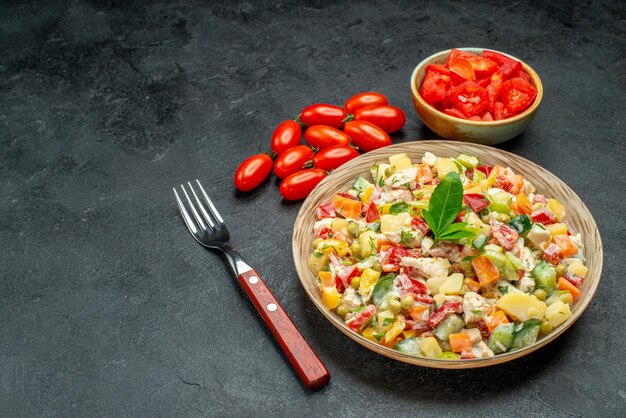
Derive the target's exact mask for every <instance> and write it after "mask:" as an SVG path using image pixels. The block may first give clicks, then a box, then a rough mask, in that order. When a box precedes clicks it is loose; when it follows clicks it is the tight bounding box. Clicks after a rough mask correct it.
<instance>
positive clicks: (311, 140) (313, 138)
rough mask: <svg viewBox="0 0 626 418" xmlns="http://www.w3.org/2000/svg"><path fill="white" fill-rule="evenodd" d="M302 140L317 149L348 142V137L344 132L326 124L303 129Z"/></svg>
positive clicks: (347, 143)
mask: <svg viewBox="0 0 626 418" xmlns="http://www.w3.org/2000/svg"><path fill="white" fill-rule="evenodd" d="M304 140H305V141H306V142H307V144H309V145H310V146H312V147H315V148H318V149H324V148H327V147H332V146H334V145H349V144H350V137H349V136H348V135H347V134H346V133H344V132H341V131H340V130H339V129H337V128H333V127H332V126H326V125H313V126H310V127H309V128H308V129H307V130H306V131H304Z"/></svg>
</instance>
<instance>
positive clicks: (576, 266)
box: [567, 261, 589, 279]
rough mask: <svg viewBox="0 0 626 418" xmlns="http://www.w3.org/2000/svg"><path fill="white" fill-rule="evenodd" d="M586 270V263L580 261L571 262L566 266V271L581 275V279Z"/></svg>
mask: <svg viewBox="0 0 626 418" xmlns="http://www.w3.org/2000/svg"><path fill="white" fill-rule="evenodd" d="M587 270H589V269H588V268H587V266H586V265H584V264H583V263H582V261H581V262H580V263H572V264H570V265H568V266H567V272H568V273H570V274H575V275H577V276H580V277H582V278H583V279H584V278H585V276H586V275H587Z"/></svg>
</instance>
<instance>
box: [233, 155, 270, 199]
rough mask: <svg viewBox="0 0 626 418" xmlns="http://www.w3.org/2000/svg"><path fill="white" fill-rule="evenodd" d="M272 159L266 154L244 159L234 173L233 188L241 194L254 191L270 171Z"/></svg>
mask: <svg viewBox="0 0 626 418" xmlns="http://www.w3.org/2000/svg"><path fill="white" fill-rule="evenodd" d="M272 164H273V162H272V159H271V158H270V156H269V155H267V154H257V155H253V156H252V157H249V158H246V159H245V160H243V162H242V163H241V164H240V165H239V167H237V170H236V171H235V187H236V188H237V190H240V191H242V192H249V191H250V190H252V189H255V188H257V187H258V186H259V184H261V183H263V180H265V179H266V178H267V176H268V175H269V174H270V172H271V171H272Z"/></svg>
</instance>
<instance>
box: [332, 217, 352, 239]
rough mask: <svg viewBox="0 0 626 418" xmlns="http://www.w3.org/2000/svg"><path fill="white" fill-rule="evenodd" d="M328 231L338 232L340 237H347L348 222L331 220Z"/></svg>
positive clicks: (345, 220) (337, 219) (338, 219)
mask: <svg viewBox="0 0 626 418" xmlns="http://www.w3.org/2000/svg"><path fill="white" fill-rule="evenodd" d="M330 229H332V230H333V231H337V232H340V233H341V235H348V220H347V219H342V218H333V220H332V221H330Z"/></svg>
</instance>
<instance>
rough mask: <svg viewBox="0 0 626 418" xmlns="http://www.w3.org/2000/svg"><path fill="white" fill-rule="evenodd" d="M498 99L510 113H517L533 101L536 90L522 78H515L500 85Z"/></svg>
mask: <svg viewBox="0 0 626 418" xmlns="http://www.w3.org/2000/svg"><path fill="white" fill-rule="evenodd" d="M500 97H501V99H502V103H503V104H504V106H505V107H506V108H507V109H508V110H509V111H510V112H513V113H519V112H522V111H524V110H526V109H527V108H528V107H529V106H530V105H531V103H532V102H533V101H534V100H535V97H537V89H536V88H534V87H533V86H532V85H531V84H530V83H529V82H528V81H526V80H524V79H523V78H519V77H515V78H512V79H510V80H507V81H505V82H504V83H502V91H501V92H500Z"/></svg>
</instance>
